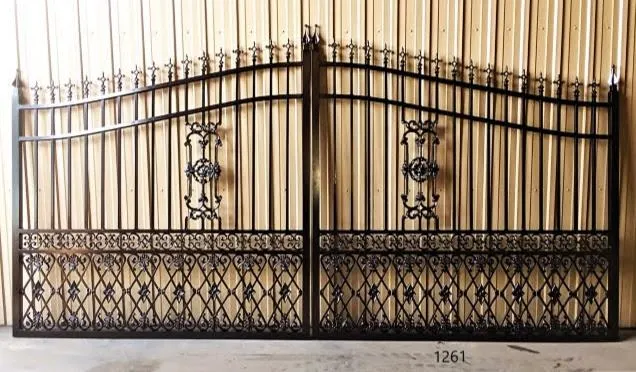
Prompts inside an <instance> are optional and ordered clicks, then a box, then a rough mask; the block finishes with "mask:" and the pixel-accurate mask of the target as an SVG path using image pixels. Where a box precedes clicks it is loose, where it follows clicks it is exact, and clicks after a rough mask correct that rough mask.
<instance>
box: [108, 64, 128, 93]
mask: <svg viewBox="0 0 636 372" xmlns="http://www.w3.org/2000/svg"><path fill="white" fill-rule="evenodd" d="M124 76H126V75H124V74H122V73H121V69H118V70H117V74H116V75H115V80H117V90H119V91H120V92H121V89H122V86H123V84H122V79H123V78H124ZM105 91H106V89H105V88H104V89H103V90H102V93H104V92H105Z"/></svg>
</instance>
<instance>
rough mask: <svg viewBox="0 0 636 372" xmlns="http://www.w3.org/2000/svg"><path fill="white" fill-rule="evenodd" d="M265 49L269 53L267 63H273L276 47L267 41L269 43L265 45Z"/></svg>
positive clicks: (270, 40)
mask: <svg viewBox="0 0 636 372" xmlns="http://www.w3.org/2000/svg"><path fill="white" fill-rule="evenodd" d="M265 49H267V50H268V51H269V63H272V62H273V61H274V51H275V50H276V45H274V43H273V42H272V39H269V43H267V45H265Z"/></svg>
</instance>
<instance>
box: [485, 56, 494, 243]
mask: <svg viewBox="0 0 636 372" xmlns="http://www.w3.org/2000/svg"><path fill="white" fill-rule="evenodd" d="M484 72H486V85H487V86H489V87H490V86H491V85H492V84H493V82H494V81H493V73H494V70H493V69H492V67H491V66H490V63H489V64H488V67H487V68H486V69H485V70H484ZM493 100H494V99H493V97H492V96H491V93H487V94H486V118H487V120H491V119H492V117H493V116H494V115H495V112H494V109H493V108H492V104H493ZM491 110H492V111H491ZM493 132H494V131H493V128H492V125H491V124H490V122H489V121H488V122H487V124H486V133H485V135H486V230H488V231H490V230H492V222H493V221H492V220H493V213H492V212H493V199H492V189H493V185H492V178H493V177H492V168H493V156H492V153H491V152H492V148H493V139H492V138H491V137H492V134H493Z"/></svg>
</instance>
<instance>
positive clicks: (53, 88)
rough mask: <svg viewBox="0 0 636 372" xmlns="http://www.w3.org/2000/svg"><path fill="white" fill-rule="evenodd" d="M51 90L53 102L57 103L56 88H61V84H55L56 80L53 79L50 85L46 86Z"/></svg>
mask: <svg viewBox="0 0 636 372" xmlns="http://www.w3.org/2000/svg"><path fill="white" fill-rule="evenodd" d="M46 88H47V89H48V90H49V95H50V97H51V103H55V90H56V89H59V88H60V86H59V85H55V82H54V81H53V80H51V82H50V83H49V86H47V87H46Z"/></svg>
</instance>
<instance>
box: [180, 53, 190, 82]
mask: <svg viewBox="0 0 636 372" xmlns="http://www.w3.org/2000/svg"><path fill="white" fill-rule="evenodd" d="M181 64H182V65H183V75H184V76H185V77H186V78H187V77H188V75H190V65H191V64H192V60H191V59H190V58H189V57H188V55H187V54H186V56H185V59H183V60H181Z"/></svg>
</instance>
